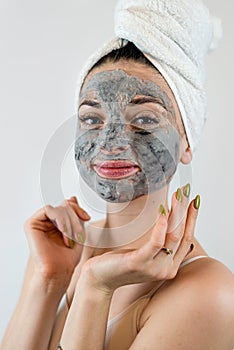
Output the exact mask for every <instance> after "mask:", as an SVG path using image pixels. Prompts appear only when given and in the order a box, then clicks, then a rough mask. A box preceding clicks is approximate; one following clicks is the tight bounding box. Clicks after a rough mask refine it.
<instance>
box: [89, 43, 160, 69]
mask: <svg viewBox="0 0 234 350" xmlns="http://www.w3.org/2000/svg"><path fill="white" fill-rule="evenodd" d="M121 59H125V60H132V61H135V62H139V63H142V64H145V65H147V66H150V67H153V68H154V69H155V70H156V71H158V70H157V68H156V67H155V66H154V65H153V64H152V63H151V62H150V61H149V60H148V59H147V58H146V57H145V56H144V54H143V53H142V52H141V51H140V50H139V49H138V48H137V47H136V46H135V45H134V44H133V43H132V42H130V41H129V42H128V43H127V44H126V45H125V46H123V47H121V48H119V49H116V50H113V51H111V52H110V53H108V54H107V55H106V56H104V57H102V58H101V59H100V60H99V61H98V62H97V63H95V65H94V66H93V67H92V68H91V70H93V69H94V68H96V67H99V66H101V65H102V64H104V63H107V62H118V61H120V60H121Z"/></svg>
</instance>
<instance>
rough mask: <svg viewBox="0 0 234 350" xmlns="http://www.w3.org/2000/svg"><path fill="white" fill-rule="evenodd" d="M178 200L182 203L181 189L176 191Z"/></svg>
mask: <svg viewBox="0 0 234 350" xmlns="http://www.w3.org/2000/svg"><path fill="white" fill-rule="evenodd" d="M176 199H177V200H178V201H179V202H182V191H181V189H180V188H178V190H177V191H176Z"/></svg>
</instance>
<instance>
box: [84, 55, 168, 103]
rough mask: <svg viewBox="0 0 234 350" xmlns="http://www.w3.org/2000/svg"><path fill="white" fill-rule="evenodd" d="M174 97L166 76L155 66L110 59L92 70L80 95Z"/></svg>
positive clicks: (100, 96) (104, 97)
mask: <svg viewBox="0 0 234 350" xmlns="http://www.w3.org/2000/svg"><path fill="white" fill-rule="evenodd" d="M123 94H125V95H128V96H129V97H130V95H132V96H131V97H133V96H134V95H137V94H139V95H149V96H153V97H155V96H159V95H161V96H159V97H164V98H166V96H167V97H168V98H169V99H171V100H173V99H174V96H173V94H172V92H171V90H170V88H169V86H168V85H167V83H166V81H165V79H164V78H163V77H162V75H161V74H160V73H159V72H158V71H157V70H156V69H154V68H153V67H150V66H146V65H144V64H141V63H138V62H135V61H132V60H131V61H126V60H121V61H118V62H115V63H112V62H108V63H105V64H103V65H101V66H100V67H97V68H95V69H94V70H92V71H91V72H90V73H89V74H88V76H87V77H86V79H85V82H84V84H83V87H82V90H81V94H80V98H81V99H82V97H87V95H88V96H89V97H99V98H102V99H103V100H105V99H108V100H109V99H111V98H115V99H116V97H117V95H118V96H120V95H123Z"/></svg>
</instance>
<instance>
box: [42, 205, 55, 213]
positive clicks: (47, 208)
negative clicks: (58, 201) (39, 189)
mask: <svg viewBox="0 0 234 350" xmlns="http://www.w3.org/2000/svg"><path fill="white" fill-rule="evenodd" d="M52 209H54V208H53V207H52V205H50V204H47V205H45V206H44V210H45V212H46V213H49V212H50V211H51V210H52Z"/></svg>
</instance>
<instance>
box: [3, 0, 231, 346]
mask: <svg viewBox="0 0 234 350" xmlns="http://www.w3.org/2000/svg"><path fill="white" fill-rule="evenodd" d="M125 3H126V2H125ZM155 3H157V4H158V5H159V4H161V3H162V2H160V1H158V2H157V1H155ZM167 3H168V2H167V1H165V2H164V4H165V5H166V4H167ZM192 3H196V2H193V1H192ZM198 3H200V2H198ZM136 4H137V5H139V4H138V2H137V1H136ZM148 4H149V5H150V4H151V5H152V2H150V1H149V2H148ZM190 4H191V3H190ZM133 5H134V4H133ZM131 6H132V4H131V2H130V7H131ZM142 6H143V5H142ZM144 6H145V7H143V9H144V8H146V4H145V3H144ZM193 6H195V4H193ZM134 9H135V7H134ZM159 9H160V11H161V8H159ZM128 10H129V9H128ZM132 10H133V9H132ZM154 10H155V8H154ZM129 12H130V11H129ZM119 36H120V35H119ZM120 37H121V36H120ZM124 39H125V38H124ZM126 39H128V38H126ZM203 40H204V38H203ZM191 45H192V44H191ZM101 56H102V57H100V58H101V59H100V60H97V61H96V62H95V63H94V62H92V66H91V67H90V69H89V70H88V74H86V75H85V76H84V79H83V81H82V87H81V90H80V92H79V107H78V128H77V138H76V146H75V158H76V162H77V166H78V168H79V171H80V174H81V176H82V177H83V178H84V180H85V181H86V183H87V184H88V185H89V186H90V188H91V189H93V190H94V191H95V192H96V193H97V194H98V195H99V196H100V197H101V198H103V199H105V200H106V201H107V214H106V218H105V219H104V220H102V221H99V222H97V223H96V224H90V225H89V226H87V229H86V230H85V228H84V227H85V226H84V222H87V221H89V219H90V216H89V215H88V214H87V213H86V212H85V211H84V210H83V209H82V208H81V207H80V206H79V204H78V201H77V199H76V197H71V198H70V199H67V200H65V201H64V202H63V203H62V204H61V205H60V206H58V207H52V206H50V205H47V206H45V207H43V208H41V209H40V210H38V211H37V212H36V213H35V214H34V215H32V217H30V218H29V219H28V220H27V222H26V223H25V232H26V234H27V238H28V242H29V246H30V259H29V262H28V266H27V270H26V274H25V280H24V284H23V289H22V292H21V296H20V299H19V302H18V305H17V307H16V310H15V312H14V314H13V316H12V319H11V321H10V324H9V326H8V329H7V331H6V334H5V337H4V339H3V343H2V349H4V350H11V349H15V348H17V349H22V350H31V349H38V350H39V349H40V350H43V349H49V350H52V349H57V348H58V349H63V350H77V349H82V350H89V349H95V350H99V349H100V350H103V349H108V350H116V349H118V350H119V349H121V350H123V349H130V350H142V349H147V350H151V349H160V350H169V349H172V348H173V349H175V350H176V349H178V350H183V349H184V350H185V349H186V350H187V349H190V350H193V349H194V350H195V349H196V350H198V349H199V350H202V349H204V350H208V349H210V350H216V349H217V350H220V349H222V350H231V349H233V347H234V334H233V329H234V303H233V300H234V281H233V275H232V273H231V272H230V271H229V270H228V269H227V268H226V267H225V266H224V265H223V264H222V263H220V262H218V261H216V260H214V259H212V258H210V257H208V255H207V254H206V252H205V251H204V249H203V248H202V247H201V245H200V244H199V242H198V241H197V240H196V238H195V236H194V232H195V224H196V218H197V215H198V211H199V206H200V196H199V195H197V196H196V197H195V198H193V199H192V200H190V199H189V196H190V184H185V185H184V186H183V187H182V188H179V189H177V191H176V192H175V193H174V194H173V197H172V201H171V205H170V207H169V205H168V201H167V197H168V189H169V183H170V181H171V179H172V177H173V175H174V173H175V171H176V169H177V166H178V164H179V162H182V163H184V164H189V163H190V162H191V160H192V140H193V139H192V137H191V134H190V133H189V131H188V130H189V129H188V128H189V127H188V124H186V121H185V119H184V117H183V113H182V112H181V111H182V107H181V105H180V99H179V98H176V97H175V96H176V93H175V90H173V89H172V85H169V83H168V81H169V80H168V79H167V80H166V79H165V77H164V76H163V75H162V74H161V72H159V70H158V69H156V66H155V65H154V64H152V61H151V62H150V61H149V60H148V59H147V58H146V55H145V54H143V53H142V52H141V51H140V50H139V49H138V48H137V47H136V46H135V45H134V44H133V43H132V42H127V43H126V42H125V43H124V44H123V45H122V46H121V47H120V48H117V49H113V50H109V52H106V53H105V54H102V55H101ZM194 103H195V102H194ZM198 104H199V102H198ZM185 105H186V103H185ZM93 241H95V244H93ZM113 242H115V244H113ZM116 242H117V244H116ZM83 243H85V244H83ZM65 294H66V298H65V300H64V299H63V300H62V298H63V296H64V295H65ZM61 300H62V302H61ZM59 305H60V308H59ZM58 308H59V309H58Z"/></svg>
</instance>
